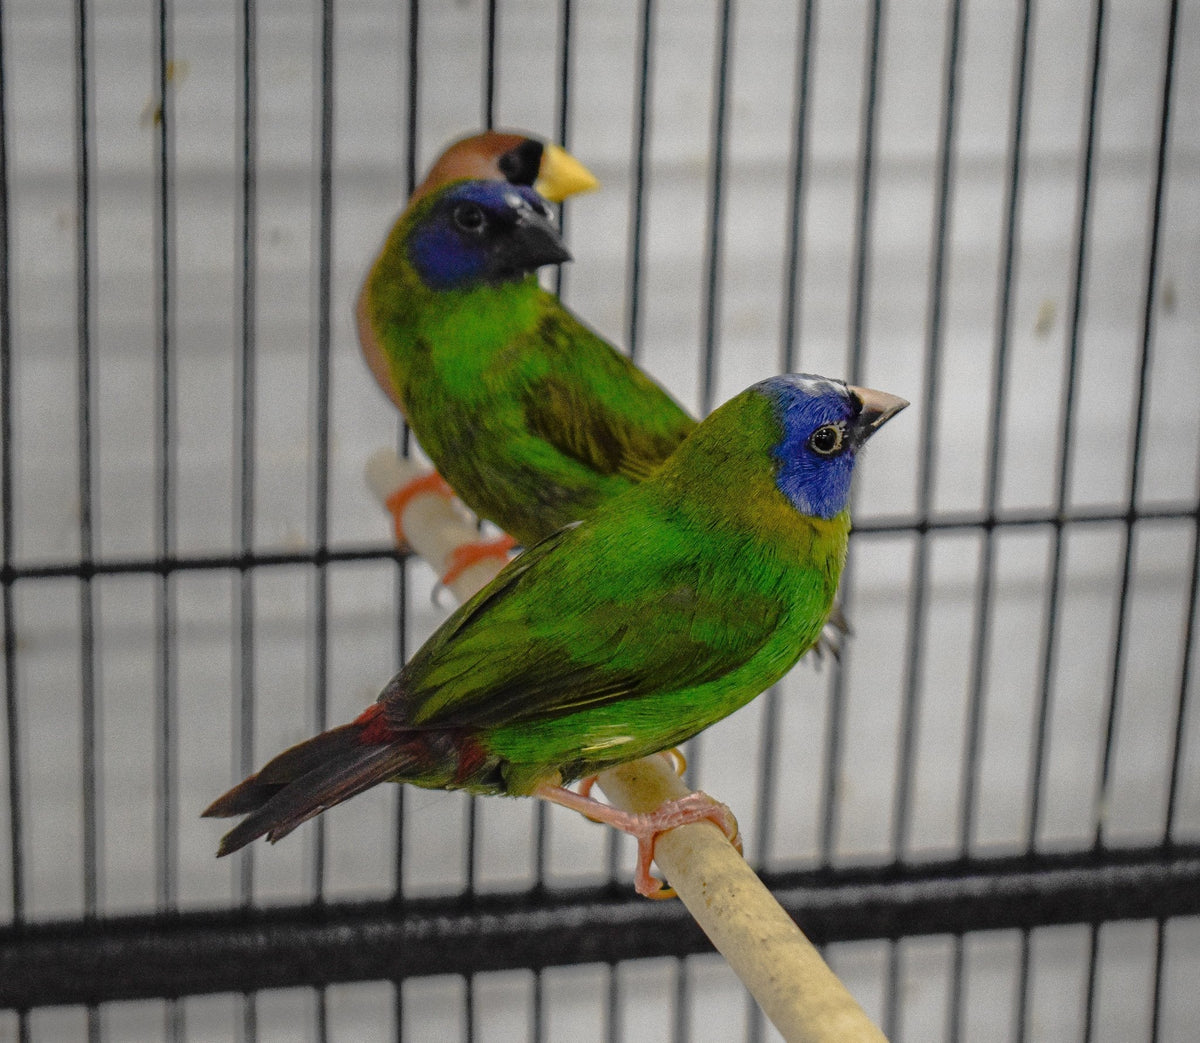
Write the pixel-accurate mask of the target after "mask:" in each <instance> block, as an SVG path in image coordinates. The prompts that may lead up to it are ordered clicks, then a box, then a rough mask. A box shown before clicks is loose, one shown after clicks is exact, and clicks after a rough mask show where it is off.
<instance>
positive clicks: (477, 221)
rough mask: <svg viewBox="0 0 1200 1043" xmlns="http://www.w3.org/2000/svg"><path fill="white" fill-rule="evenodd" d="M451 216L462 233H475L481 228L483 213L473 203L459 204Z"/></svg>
mask: <svg viewBox="0 0 1200 1043" xmlns="http://www.w3.org/2000/svg"><path fill="white" fill-rule="evenodd" d="M452 216H453V218H454V223H455V224H456V225H458V227H459V228H461V229H462V230H463V231H464V232H477V231H479V229H481V228H482V227H483V211H482V210H480V209H479V207H478V206H476V205H475V204H474V203H459V204H458V206H456V207H455V208H454V213H453V214H452Z"/></svg>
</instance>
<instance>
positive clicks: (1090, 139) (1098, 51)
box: [1026, 0, 1105, 854]
mask: <svg viewBox="0 0 1200 1043" xmlns="http://www.w3.org/2000/svg"><path fill="white" fill-rule="evenodd" d="M1104 13H1105V0H1096V5H1095V9H1094V18H1093V22H1092V47H1091V71H1090V76H1089V88H1088V101H1087V112H1086V114H1085V117H1084V146H1083V164H1082V169H1081V171H1080V183H1079V214H1078V219H1077V221H1076V226H1075V262H1074V268H1073V273H1072V284H1071V302H1070V320H1069V326H1068V334H1067V337H1068V341H1067V354H1066V363H1065V366H1066V371H1065V373H1064V376H1063V404H1062V410H1061V414H1060V421H1059V431H1058V438H1057V440H1056V442H1057V445H1058V447H1059V448H1058V487H1057V492H1056V494H1055V510H1054V513H1055V515H1056V516H1057V517H1060V518H1061V516H1062V515H1063V513H1064V512H1065V511H1066V507H1067V494H1068V488H1069V484H1070V478H1071V466H1072V463H1073V461H1074V437H1073V429H1074V420H1075V398H1076V394H1077V392H1078V371H1079V352H1080V329H1081V328H1082V326H1083V311H1084V301H1085V297H1086V289H1087V270H1088V247H1089V245H1090V239H1091V231H1090V226H1091V213H1092V174H1093V165H1094V162H1095V152H1096V133H1097V128H1098V126H1099V102H1100V81H1101V76H1102V72H1103V59H1104ZM1063 543H1064V533H1063V527H1062V524H1061V523H1060V522H1056V524H1055V528H1054V543H1053V548H1052V557H1051V565H1050V577H1049V581H1048V582H1047V584H1046V586H1047V601H1046V627H1045V633H1044V635H1043V644H1042V650H1041V658H1040V666H1041V670H1040V676H1041V691H1040V695H1039V700H1038V713H1037V719H1036V723H1035V732H1034V741H1033V751H1032V759H1031V773H1030V793H1029V809H1028V812H1027V816H1028V830H1029V832H1028V834H1027V836H1026V848H1027V850H1028V851H1029V852H1030V854H1032V853H1033V851H1034V849H1035V848H1036V846H1037V830H1038V824H1039V822H1040V821H1041V813H1042V798H1043V789H1044V785H1045V768H1046V738H1047V727H1048V724H1049V717H1050V703H1051V699H1052V696H1053V685H1054V664H1055V659H1056V655H1057V651H1058V648H1057V639H1058V628H1057V622H1058V611H1059V601H1060V599H1061V597H1062V583H1063V564H1062V558H1063Z"/></svg>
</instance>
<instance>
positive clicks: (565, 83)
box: [533, 0, 572, 1017]
mask: <svg viewBox="0 0 1200 1043" xmlns="http://www.w3.org/2000/svg"><path fill="white" fill-rule="evenodd" d="M571 8H572V5H571V0H562V6H561V8H560V10H561V16H560V18H559V38H558V58H559V62H558V117H557V120H556V122H557V126H558V141H559V144H561V145H562V146H563V148H568V147H569V136H570V124H571ZM566 217H567V213H566V205H565V204H560V206H559V210H558V220H559V227H560V229H561V231H562V234H563V235H564V236H565V235H566V230H567V229H566ZM565 267H566V266H565V265H562V264H560V265H557V266H556V267H555V272H554V292H555V293H556V294H558V295H559V296H561V295H562V293H563V290H564V281H565V279H564V273H565ZM548 810H549V809H548V807H547V805H546V802H545V801H544V800H537V801H534V811H533V880H534V884H533V886H534V887H535V888H537V889H539V890H540V889H542V888H544V887H545V886H546V860H547V856H548V852H549V834H548V832H547V831H548V830H549V828H550V816H549V814H548V813H547V812H548ZM534 974H535V975H536V976H537V978H538V989H537V992H538V995H539V996H540V995H541V971H540V970H537V971H535V972H534ZM539 1017H540V1012H539Z"/></svg>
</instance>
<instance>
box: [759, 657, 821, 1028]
mask: <svg viewBox="0 0 1200 1043" xmlns="http://www.w3.org/2000/svg"><path fill="white" fill-rule="evenodd" d="M815 654H816V653H815V652H813V653H810V658H811V656H812V655H815ZM779 697H780V689H779V686H778V685H772V686H771V688H770V689H768V690H767V692H766V694H765V696H764V697H763V713H762V723H761V724H760V725H759V741H758V748H759V750H760V751H761V755H760V757H759V760H760V763H761V767H760V769H759V773H758V780H757V781H758V786H757V788H756V792H755V797H754V802H755V806H756V807H757V809H758V815H757V822H756V827H755V832H756V836H755V840H754V851H753V854H752V855H751V861H752V864H753V865H755V866H756V867H757V868H759V869H762V868H763V867H764V866H765V865H766V862H767V859H768V858H770V857H771V838H772V836H773V834H774V832H775V781H776V779H777V778H778V775H779V772H778V767H779ZM754 1006H757V1004H755V1005H754ZM751 1009H752V1010H753V1009H754V1007H751Z"/></svg>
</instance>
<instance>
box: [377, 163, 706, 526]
mask: <svg viewBox="0 0 1200 1043" xmlns="http://www.w3.org/2000/svg"><path fill="white" fill-rule="evenodd" d="M569 258H570V254H569V253H568V252H567V250H566V248H565V246H564V245H563V243H562V240H561V239H560V238H559V235H558V232H557V231H556V229H555V227H554V224H553V222H552V220H551V216H550V213H549V210H548V208H547V206H546V204H545V203H544V202H543V201H542V199H541V197H540V196H538V195H537V193H535V192H534V191H533V190H532V189H529V188H525V187H521V186H516V185H511V184H508V183H507V182H504V181H482V180H479V181H457V182H452V183H450V184H449V185H446V186H444V187H442V188H441V189H439V190H437V191H434V192H432V193H430V194H428V195H425V196H423V197H422V198H420V199H419V201H417V202H416V203H415V204H414V205H413V206H412V207H410V209H409V210H408V211H407V212H406V213H405V215H404V216H403V217H402V218H401V220H400V221H398V222H397V223H396V225H395V227H394V228H393V229H392V232H391V234H390V235H389V237H388V240H387V242H386V244H385V245H384V248H383V251H382V252H381V253H380V255H379V257H378V259H377V260H376V262H375V264H374V266H373V267H372V269H371V272H370V274H369V275H368V277H367V282H366V285H365V286H364V289H363V296H362V300H361V302H360V321H361V325H362V327H363V335H364V337H369V338H371V340H372V346H373V350H375V351H376V352H377V354H378V357H379V358H380V359H381V360H382V364H383V365H384V366H385V367H386V368H387V369H388V376H389V380H390V384H391V387H392V389H393V390H394V392H395V395H394V398H395V399H396V401H397V402H398V403H399V404H400V405H401V408H402V409H403V410H404V414H405V417H406V418H407V420H408V423H409V425H410V426H411V427H412V430H413V434H414V435H416V438H417V441H419V442H420V443H421V447H422V448H423V449H424V450H425V452H426V453H427V454H428V455H429V458H430V459H431V460H432V461H433V464H434V466H435V467H436V468H437V469H438V471H439V472H440V473H441V475H442V476H443V477H444V478H445V479H446V481H447V482H449V483H450V485H451V486H452V487H453V489H454V491H455V492H456V493H457V494H458V495H459V497H460V498H461V499H462V500H463V502H464V503H466V505H467V506H468V507H470V508H471V509H472V510H473V511H475V512H476V513H477V514H479V515H480V516H482V517H484V518H488V519H490V520H491V521H493V522H495V523H496V524H497V525H499V526H500V527H501V528H502V529H504V530H505V532H507V533H509V534H510V535H512V536H513V537H515V538H516V539H517V540H518V541H519V542H521V543H523V544H525V545H526V546H530V545H532V544H533V543H536V542H537V541H538V540H540V539H542V538H543V537H545V536H549V535H550V534H551V533H553V532H555V531H557V530H558V529H560V528H562V527H563V526H564V525H566V524H568V523H569V522H573V521H578V520H579V519H581V518H584V517H586V516H587V515H588V514H589V513H590V512H591V511H592V510H594V509H595V508H596V507H597V506H598V505H599V504H601V503H603V502H605V501H606V500H607V499H609V498H610V497H612V496H613V495H615V494H617V493H620V492H623V491H624V490H625V489H627V488H629V486H631V485H633V484H634V483H636V482H639V481H641V480H642V479H643V478H645V477H646V476H647V475H649V474H651V473H652V472H653V471H654V470H655V469H656V468H657V467H658V466H659V465H660V464H661V463H662V462H663V461H664V460H665V459H666V458H667V457H668V456H670V455H671V453H672V452H673V451H674V449H675V447H676V446H677V445H678V444H679V443H680V442H681V441H683V439H684V438H685V437H687V435H688V434H689V433H690V432H691V431H692V429H693V428H695V426H696V421H695V420H694V419H693V418H692V417H691V416H689V415H688V414H687V412H686V411H685V410H684V409H683V408H682V407H681V406H680V405H679V404H678V403H677V402H676V401H675V400H674V399H673V398H672V397H671V396H670V395H668V394H667V392H666V391H664V390H663V389H662V388H661V387H660V386H659V385H658V384H656V383H655V382H654V381H653V380H651V379H650V378H649V377H648V376H646V374H645V373H643V372H642V371H641V370H639V369H638V368H637V366H635V365H634V364H633V363H632V362H630V361H629V359H628V358H626V357H625V356H624V355H622V354H621V353H620V352H618V351H617V350H616V349H615V348H613V347H612V346H611V345H610V344H608V343H607V342H606V341H605V340H603V339H602V338H601V337H600V336H599V335H597V334H596V333H595V332H594V331H593V330H591V329H590V328H588V327H587V326H586V325H584V324H583V323H582V322H580V321H579V320H578V319H577V318H575V316H574V315H572V314H571V313H570V312H569V311H568V310H567V309H566V308H565V307H563V305H562V304H561V303H560V302H559V300H558V298H557V297H555V296H554V295H553V294H551V293H548V292H546V291H545V290H543V289H542V288H541V286H540V285H539V284H538V281H537V275H536V271H537V269H538V268H539V267H541V266H542V265H546V264H554V263H557V262H560V261H565V260H568V259H569Z"/></svg>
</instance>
